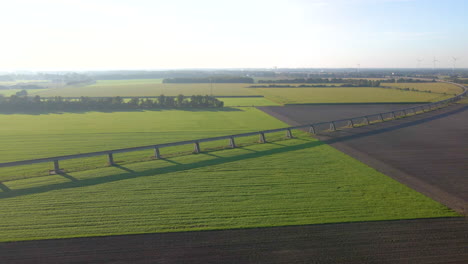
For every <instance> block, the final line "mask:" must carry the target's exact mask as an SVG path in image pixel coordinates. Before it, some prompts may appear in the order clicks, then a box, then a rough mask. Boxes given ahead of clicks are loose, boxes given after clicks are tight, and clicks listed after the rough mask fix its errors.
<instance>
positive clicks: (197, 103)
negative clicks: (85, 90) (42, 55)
mask: <svg viewBox="0 0 468 264" xmlns="http://www.w3.org/2000/svg"><path fill="white" fill-rule="evenodd" d="M223 106H224V102H222V101H220V100H218V99H216V98H215V97H213V96H209V95H204V96H203V95H192V96H190V98H186V97H185V96H184V95H182V94H180V95H178V96H165V95H160V96H159V97H158V98H138V97H132V98H131V99H129V100H125V99H123V98H122V97H120V96H116V97H102V98H95V97H94V98H93V97H86V96H82V97H80V98H76V99H70V98H63V97H61V96H56V97H53V98H41V97H40V96H38V95H36V96H34V97H30V96H27V93H26V95H25V93H24V92H22V93H21V94H15V95H12V96H10V97H5V96H3V95H0V112H72V111H113V110H134V109H160V108H221V107H223Z"/></svg>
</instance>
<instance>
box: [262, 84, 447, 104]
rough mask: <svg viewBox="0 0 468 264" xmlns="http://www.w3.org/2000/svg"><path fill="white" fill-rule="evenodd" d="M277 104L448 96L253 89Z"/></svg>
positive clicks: (425, 99)
mask: <svg viewBox="0 0 468 264" xmlns="http://www.w3.org/2000/svg"><path fill="white" fill-rule="evenodd" d="M255 90H256V91H257V92H258V93H259V94H261V95H264V96H265V97H266V98H267V99H270V100H272V101H274V102H277V103H279V104H304V103H392V102H402V103H404V102H431V101H438V100H443V99H446V98H449V97H450V96H449V95H441V94H431V93H418V92H411V91H400V90H392V89H381V88H364V87H362V88H255Z"/></svg>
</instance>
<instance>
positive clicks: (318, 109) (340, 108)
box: [257, 104, 420, 126]
mask: <svg viewBox="0 0 468 264" xmlns="http://www.w3.org/2000/svg"><path fill="white" fill-rule="evenodd" d="M417 105H420V104H328V105H295V106H260V107H257V108H258V109H260V110H262V111H263V112H265V113H267V114H270V115H272V116H274V117H276V118H278V119H279V120H281V121H283V122H286V123H288V124H290V125H291V126H296V125H302V124H312V123H319V122H326V121H332V120H339V119H345V118H351V117H358V116H363V115H371V114H378V113H382V112H390V111H395V110H400V109H404V108H409V107H413V106H417Z"/></svg>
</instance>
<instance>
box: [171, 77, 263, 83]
mask: <svg viewBox="0 0 468 264" xmlns="http://www.w3.org/2000/svg"><path fill="white" fill-rule="evenodd" d="M163 83H254V79H252V78H250V77H241V76H215V77H194V78H167V79H164V80H163Z"/></svg>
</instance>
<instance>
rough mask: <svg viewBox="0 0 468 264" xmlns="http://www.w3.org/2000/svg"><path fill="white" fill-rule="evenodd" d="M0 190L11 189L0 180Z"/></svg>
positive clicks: (7, 190)
mask: <svg viewBox="0 0 468 264" xmlns="http://www.w3.org/2000/svg"><path fill="white" fill-rule="evenodd" d="M0 190H2V191H3V192H10V191H11V189H10V188H8V187H7V186H6V185H5V184H3V183H1V182H0Z"/></svg>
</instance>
